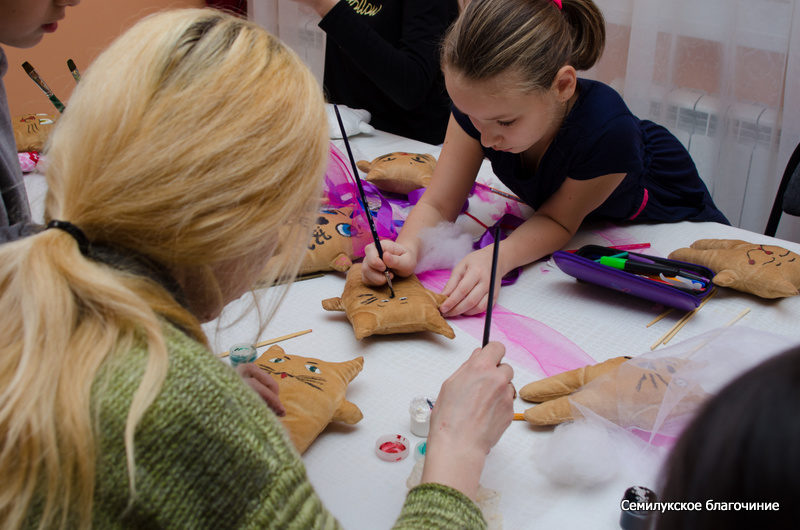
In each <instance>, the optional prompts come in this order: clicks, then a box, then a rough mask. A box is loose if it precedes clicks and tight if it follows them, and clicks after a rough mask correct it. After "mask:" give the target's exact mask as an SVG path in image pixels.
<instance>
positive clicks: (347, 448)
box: [26, 133, 800, 530]
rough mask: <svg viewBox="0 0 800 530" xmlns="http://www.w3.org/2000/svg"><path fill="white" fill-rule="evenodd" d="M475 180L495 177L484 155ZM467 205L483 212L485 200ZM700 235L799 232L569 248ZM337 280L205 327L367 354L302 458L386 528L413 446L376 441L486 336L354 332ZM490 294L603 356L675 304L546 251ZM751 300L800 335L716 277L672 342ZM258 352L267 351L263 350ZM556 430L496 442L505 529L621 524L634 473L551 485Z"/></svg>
mask: <svg viewBox="0 0 800 530" xmlns="http://www.w3.org/2000/svg"><path fill="white" fill-rule="evenodd" d="M352 144H353V148H354V155H355V158H356V160H359V159H372V158H374V157H376V156H379V155H382V154H385V153H388V152H391V151H410V152H426V153H431V154H433V155H438V153H439V148H437V147H433V146H429V145H426V144H421V143H419V142H416V141H413V140H408V139H405V138H400V137H397V136H394V135H390V134H385V133H376V134H375V135H372V136H364V135H360V136H357V137H354V138H353V139H352ZM339 146H340V147H341V143H339ZM479 180H481V181H483V182H492V184H493V185H496V184H497V183H496V181H494V180H493V177H492V175H491V171H490V170H489V168H488V167H486V164H485V165H484V168H483V169H482V170H481V174H480V176H479ZM26 183H27V184H28V189H29V194H30V195H31V202H32V204H33V207H34V211H35V215H37V216H38V217H39V218H41V205H42V194H43V190H44V184H43V180H42V177H41V176H38V175H29V176H28V177H26ZM475 207H476V210H477V209H479V207H480V205H477V204H476V205H475ZM484 207H485V205H484ZM498 208H499V206H498ZM491 209H492V207H491V206H490V207H489V210H491ZM495 213H496V212H495ZM491 214H492V212H491V211H484V212H480V215H482V216H483V218H484V219H485V220H488V219H487V216H491ZM459 223H463V225H464V226H465V227H466V228H469V227H470V223H473V226H472V228H471V229H472V230H474V232H475V233H480V232H481V231H482V229H481V228H480V227H479V226H478V225H477V224H476V223H474V221H472V220H469V219H466V220H464V219H462V220H460V221H459ZM701 238H735V239H744V240H746V241H751V242H759V243H761V242H770V243H773V244H778V245H781V246H784V247H786V248H788V249H790V250H793V251H794V252H800V245H798V244H796V243H790V242H787V241H781V240H776V239H772V238H767V237H765V236H762V235H760V234H755V233H752V232H747V231H744V230H741V229H738V228H734V227H728V226H723V225H719V224H716V223H688V222H684V223H676V224H660V225H637V226H631V227H623V228H620V227H614V226H611V225H603V226H594V227H587V228H584V229H582V230H581V231H580V233H579V234H578V235H577V236H576V237H575V238H574V239H573V240H572V241H571V242H570V243H569V245H568V246H567V248H578V247H580V246H581V245H583V244H589V243H593V244H604V245H614V244H624V243H631V242H649V243H651V245H652V246H651V248H650V249H649V252H650V253H652V254H654V255H661V256H666V255H667V254H668V253H669V252H671V251H672V250H674V249H676V248H679V247H682V246H688V245H689V244H691V243H692V242H693V241H695V240H697V239H701ZM343 287H344V276H343V275H341V274H335V273H331V274H328V275H326V276H324V277H323V278H317V279H312V280H306V281H301V282H296V283H295V284H293V285H292V286H291V288H290V291H289V294H288V296H287V298H286V299H285V301H284V302H283V304H282V306H281V307H280V308H279V310H278V311H277V313H276V315H275V317H274V318H273V320H272V321H271V322H270V324H269V325H268V327H267V328H266V330H265V331H264V332H263V333H262V334H261V335H259V336H256V335H257V334H258V329H259V326H258V322H257V319H256V316H255V314H254V312H253V311H251V309H252V299H251V298H250V297H248V296H245V297H243V298H242V299H240V300H237V301H235V302H233V303H232V304H231V305H230V306H229V307H228V308H227V310H226V313H225V314H224V315H223V320H224V321H230V320H231V319H232V318H233V317H235V316H238V314H240V313H244V316H243V318H241V320H239V321H238V322H236V323H235V324H234V325H232V326H229V327H225V324H223V323H221V322H214V323H210V324H207V325H206V326H205V329H206V331H207V332H208V333H209V336H210V340H211V343H212V347H213V348H214V349H215V351H217V352H220V351H224V350H227V349H228V347H229V346H230V345H232V344H234V343H237V342H246V341H252V342H256V341H258V340H263V339H266V338H270V337H277V336H281V335H285V334H288V333H292V332H295V331H299V330H303V329H307V328H311V329H313V332H312V333H309V334H306V335H303V336H300V337H296V338H293V339H290V340H287V341H285V342H283V343H281V346H282V347H283V348H284V349H285V350H286V351H287V353H289V354H292V353H294V354H298V355H304V356H311V357H319V358H322V359H325V360H329V361H344V360H348V359H351V358H353V357H356V356H359V355H361V356H363V357H364V360H365V362H364V369H363V371H362V372H361V373H360V374H359V375H358V377H356V379H355V380H354V381H353V382H352V383H351V384H350V386H349V389H348V394H347V397H348V400H350V401H352V402H353V403H355V404H356V405H358V407H359V408H360V409H361V410H362V412H363V414H364V419H363V420H362V421H361V422H360V423H358V424H356V425H354V426H344V425H331V426H329V428H328V429H327V430H326V431H325V432H323V433H322V434H321V435H320V436H319V438H318V439H317V440H316V441H315V442H314V443H313V444H312V445H311V447H310V448H309V449H308V451H307V452H306V453H305V455H304V461H305V463H306V466H307V469H308V474H309V477H310V479H311V481H312V483H313V484H314V486H315V488H316V490H317V491H318V493H319V495H320V496H321V497H322V500H323V501H324V503H325V504H326V505H327V507H328V508H329V509H330V510H331V511H332V512H333V513H334V514H335V515H336V517H337V518H338V519H339V520H340V521H341V522H342V523H343V525H344V526H345V527H346V528H350V529H361V528H363V529H370V530H372V529H379V528H389V527H390V526H391V524H392V523H393V522H394V520H395V518H396V516H397V514H398V513H399V511H400V508H401V506H402V503H403V499H404V497H405V492H406V487H405V482H406V479H407V477H408V476H409V474H410V472H411V470H412V467H413V465H414V463H415V462H414V458H413V457H412V456H409V457H408V458H407V459H405V460H403V461H401V462H397V463H387V462H383V461H381V460H379V459H378V458H377V457H376V456H375V455H374V452H373V448H374V444H375V441H376V439H377V438H378V437H380V436H381V435H384V434H393V433H399V434H403V435H404V436H406V437H407V438H408V439H409V441H410V442H411V445H412V446H414V445H416V443H417V442H419V441H421V440H422V439H421V438H418V437H416V436H414V435H412V434H411V431H410V427H409V412H408V406H409V403H410V401H411V400H412V398H414V397H415V396H419V395H426V396H432V397H433V396H436V394H437V393H438V390H439V387H440V385H441V383H442V381H443V380H444V379H445V378H446V377H447V376H448V375H449V374H450V373H452V372H453V371H454V370H455V369H456V368H457V367H458V366H459V365H460V364H461V363H462V362H463V361H464V360H465V359H466V357H467V356H468V355H469V353H470V352H471V351H472V350H473V349H474V348H476V347H478V346H479V345H480V341H479V340H477V339H475V338H473V337H472V336H470V335H468V334H467V333H464V332H462V331H461V330H460V329H459V328H458V326H457V325H454V326H453V327H454V330H455V332H456V337H455V339H453V340H448V339H446V338H444V337H442V336H439V335H434V334H431V333H419V334H413V335H396V336H378V337H370V338H366V339H364V340H362V341H360V342H359V341H357V340H356V339H355V338H354V335H353V331H352V328H351V326H350V324H349V322H348V321H347V320H346V318H345V316H344V313H339V312H336V313H332V312H326V311H324V310H323V309H322V307H321V304H320V301H321V300H322V299H325V298H330V297H335V296H340V295H341V293H342V289H343ZM262 294H263V292H262ZM267 294H269V292H267ZM498 304H500V305H502V306H504V307H506V308H507V309H509V310H511V311H513V312H516V313H519V314H522V315H526V316H528V317H530V318H533V319H535V320H537V321H539V322H541V323H542V324H544V325H546V326H548V327H549V328H551V329H552V330H554V331H555V332H558V333H560V334H562V335H564V336H566V337H567V338H568V339H569V340H571V341H572V342H573V343H574V344H575V345H577V346H578V347H579V348H581V349H582V350H583V351H584V352H586V353H587V354H588V355H590V356H591V357H592V358H594V359H595V360H597V361H601V360H605V359H608V358H610V357H614V356H617V355H620V354H628V355H636V354H639V353H644V352H649V351H650V346H651V345H652V344H653V343H654V342H655V341H656V339H657V338H658V337H660V336H661V335H662V334H663V333H664V332H665V331H666V330H667V329H669V328H670V327H671V326H672V325H673V324H674V323H675V321H676V320H677V319H678V318H679V316H680V315H681V313H680V312H679V311H675V312H673V314H672V315H670V316H669V317H667V318H665V319H664V320H662V321H660V322H659V323H657V324H655V325H654V326H652V327H650V328H646V327H645V326H646V324H647V323H648V322H650V321H651V320H652V319H653V318H654V317H655V316H656V315H657V314H658V313H660V312H661V310H662V308H660V307H657V306H656V305H655V304H653V303H651V302H648V301H645V300H641V299H638V298H633V297H630V296H628V295H624V294H621V293H617V292H615V291H611V290H608V289H603V288H601V287H597V286H593V285H588V284H583V283H578V282H576V281H575V280H574V279H573V278H572V277H570V276H568V275H566V274H564V273H562V272H561V271H560V270H559V269H558V268H557V267H555V266H554V265H552V263H551V262H537V263H534V264H531V265H529V266H527V267H525V269H524V271H523V273H522V275H521V277H520V278H519V280H518V281H517V282H516V283H515V284H514V285H511V286H508V287H504V288H502V289H501V291H500V295H499V300H498ZM745 308H750V309H751V312H750V313H749V314H748V315H747V316H746V317H745V318H744V319H743V320H742V321H741V322H739V323H738V324H736V325H737V326H739V325H744V326H748V327H752V328H757V329H761V330H765V331H770V332H773V333H776V334H779V335H784V336H787V337H791V338H793V340H795V341H800V334H798V332H797V328H796V326H797V322H798V317H800V297H794V298H789V299H783V300H778V301H766V300H761V299H759V298H756V297H754V296H750V295H746V294H742V293H739V292H737V291H733V290H729V289H722V290H720V292H719V293H718V294H717V295H716V296H715V297H714V299H712V300H711V301H709V303H708V304H706V305H705V307H704V308H703V309H702V311H700V312H698V314H697V316H695V317H694V318H693V319H692V320H691V321H689V323H688V324H687V325H686V326H685V327H684V328H683V329H682V330H681V331H680V333H679V334H678V335H677V337H676V339H675V340H674V341H673V342H679V341H681V340H684V339H687V338H690V337H693V336H696V335H698V334H700V333H702V332H705V331H707V330H710V329H713V328H717V327H719V326H723V325H725V324H726V323H727V322H729V321H730V320H731V319H732V318H734V317H735V316H736V315H738V314H739V313H740V311H741V310H742V309H745ZM671 344H672V343H670V345H671ZM261 352H263V350H259V353H261ZM509 362H510V364H511V365H512V366H513V367H514V369H515V377H514V383H515V385H516V386H517V388H520V387H521V386H523V385H525V384H527V383H529V382H531V381H533V380H536V379H538V378H539V377H540V376H541V374H540V373H537V372H536V371H535V370H533V369H531V367H530V365H523V364H520V363H516V362H514V361H509ZM529 406H530V405H529V404H527V403H525V402H523V401H521V400H519V399H518V400H517V402H516V403H515V410H516V411H518V412H521V411H523V410H525V409H526V408H528V407H529ZM551 436H552V431H550V430H548V429H533V428H531V427H530V426H528V424H527V423H526V422H513V423H512V425H511V426H510V427H509V429H508V430H507V431H506V433H505V434H504V435H503V437H502V439H501V440H500V442H499V443H498V444H497V446H496V447H495V448H494V449H492V451H491V453H490V455H489V457H488V459H487V462H486V468H485V470H484V473H483V477H482V480H481V482H482V485H483V486H485V487H487V488H489V489H492V490H496V491H498V492H499V493H500V495H501V500H500V511H501V513H502V518H503V526H504V527H505V528H509V529H520V528H533V527H535V528H607V529H616V528H619V514H620V509H619V501H620V499H621V497H622V494H623V492H624V490H625V488H626V487H628V486H631V485H633V484H631V483H628V482H626V481H625V480H624V479H623V478H621V479H617V480H611V481H610V482H608V483H607V484H605V485H603V486H602V487H593V488H588V489H587V488H575V487H563V486H556V485H554V484H552V483H550V481H549V480H548V479H547V478H545V477H544V476H543V475H542V474H541V473H540V472H539V470H538V468H537V463H536V454H537V451H538V450H539V449H540V448H541V444H542V443H543V442H545V441H547V440H548V439H549V437H551Z"/></svg>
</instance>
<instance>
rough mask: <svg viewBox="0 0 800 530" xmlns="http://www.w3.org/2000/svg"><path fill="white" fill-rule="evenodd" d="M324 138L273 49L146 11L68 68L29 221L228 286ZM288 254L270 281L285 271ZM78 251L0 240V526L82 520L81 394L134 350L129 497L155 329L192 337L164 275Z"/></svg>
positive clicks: (93, 455) (303, 192) (305, 176)
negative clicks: (66, 226)
mask: <svg viewBox="0 0 800 530" xmlns="http://www.w3.org/2000/svg"><path fill="white" fill-rule="evenodd" d="M328 143H329V140H328V136H327V124H326V119H325V111H324V102H323V97H322V91H321V89H320V87H319V86H318V84H317V83H316V81H315V80H314V77H313V76H312V75H311V73H310V72H309V71H308V69H307V68H305V67H304V66H303V64H302V62H301V61H300V60H299V58H297V56H296V55H295V54H294V53H292V52H291V51H290V50H289V49H288V48H286V47H285V46H283V45H282V44H281V43H280V42H279V41H278V40H277V39H275V38H274V37H272V36H271V35H269V34H268V33H266V32H265V31H264V30H263V29H261V28H259V27H258V26H256V25H254V24H251V23H249V22H247V21H245V20H242V19H239V18H236V17H233V16H230V15H226V14H224V13H221V12H219V11H214V10H194V9H190V10H179V11H172V12H166V13H162V14H157V15H153V16H151V17H148V18H146V19H144V20H143V21H141V22H140V23H138V24H137V25H136V26H134V27H133V28H131V29H130V30H128V31H127V32H126V33H125V34H124V35H123V36H122V37H120V38H119V39H118V40H117V41H115V43H113V44H112V45H111V46H110V47H109V49H107V50H106V51H105V52H103V53H102V54H101V55H100V57H98V58H97V60H96V61H95V63H94V64H92V65H91V66H90V68H89V69H88V70H87V71H86V72H85V73H84V75H83V77H82V80H81V83H80V85H79V86H78V87H77V88H76V90H75V92H74V93H73V95H72V97H71V99H70V101H69V104H68V106H67V110H66V112H65V113H64V115H63V116H62V117H61V119H60V120H59V123H58V125H57V126H56V128H55V130H54V131H53V133H52V135H51V136H50V139H49V143H48V147H47V155H48V161H49V165H48V168H47V180H48V188H49V189H48V194H47V197H46V201H45V204H46V205H45V218H46V220H48V221H49V220H51V219H59V220H63V221H69V222H70V223H72V224H74V225H75V226H77V227H79V228H80V229H81V230H82V231H83V232H84V233H85V234H86V236H87V238H88V240H89V241H90V242H91V244H92V245H93V246H95V247H97V248H110V249H113V252H112V254H114V253H116V254H119V255H122V256H125V255H129V256H138V257H140V258H142V259H143V260H145V261H147V262H149V263H153V264H156V265H158V266H159V267H160V268H161V269H163V270H165V271H167V272H175V271H181V270H183V269H186V268H192V270H198V271H206V272H207V273H208V279H209V280H210V281H211V282H212V285H211V286H210V287H209V289H210V290H211V291H214V290H216V291H218V292H221V287H220V285H219V284H218V282H217V278H216V276H215V274H214V273H213V271H216V270H218V268H219V265H220V264H221V263H225V264H233V266H232V267H231V266H229V267H228V269H227V270H228V273H229V274H231V275H232V276H234V277H235V275H236V274H237V268H236V264H237V261H244V260H243V259H241V258H243V257H247V256H250V257H252V256H253V249H254V248H258V249H260V248H265V249H269V248H270V241H272V238H273V235H275V234H277V233H278V228H279V227H280V226H281V225H282V224H284V223H285V222H286V220H287V219H288V218H290V217H292V216H294V215H300V214H303V213H305V212H307V211H309V209H311V208H313V207H314V206H315V205H316V203H317V200H318V197H319V190H320V186H321V177H322V173H323V171H324V169H325V163H326V161H327V150H328ZM90 248H91V246H90ZM302 250H303V248H302V245H301V246H300V247H299V248H298V249H297V254H294V255H287V257H286V259H285V260H283V261H282V262H281V263H280V264H279V266H278V267H277V268H276V270H274V271H271V272H272V273H273V276H274V277H279V276H280V277H283V276H286V275H287V274H293V273H295V272H296V268H297V263H299V259H296V256H298V255H299V253H300V252H302ZM88 254H89V256H87V255H84V254H82V253H81V251H80V250H79V248H78V244H77V243H76V241H75V239H74V238H73V237H72V236H71V235H70V234H69V233H68V232H66V231H64V230H57V229H50V230H45V231H43V232H41V233H38V234H36V235H33V236H31V237H28V238H27V239H23V240H20V241H17V242H14V243H8V244H5V245H2V246H0V329H2V330H3V332H2V333H0V477H2V480H0V527H2V528H11V529H13V528H20V527H23V526H25V527H27V526H31V525H32V524H36V525H38V527H39V528H57V527H61V528H64V527H80V528H85V527H89V526H91V521H92V507H93V502H92V500H93V496H94V494H95V491H94V490H95V481H96V478H95V473H96V468H95V466H96V464H95V462H96V461H97V459H98V456H99V455H98V451H99V447H98V445H97V429H98V428H99V421H100V420H99V418H98V417H95V416H93V414H94V413H95V412H97V411H93V409H92V403H93V392H97V391H98V387H96V386H93V385H95V384H96V383H97V377H98V374H99V373H101V371H102V367H103V366H104V364H105V363H107V362H109V361H110V360H112V359H114V358H115V357H117V356H124V355H125V354H126V353H127V352H128V351H130V349H131V348H133V347H134V346H141V347H144V348H145V349H146V351H148V353H149V356H148V360H147V363H146V366H145V369H144V373H143V374H142V377H141V381H140V384H139V387H138V389H137V391H136V393H135V394H134V397H133V401H132V403H131V407H130V409H129V411H128V417H127V420H126V424H125V432H124V439H125V449H126V455H127V466H128V480H129V482H130V488H131V495H134V494H135V481H134V478H135V461H134V450H133V446H134V432H135V429H136V425H137V424H138V422H139V421H140V420H141V418H142V416H143V414H144V413H145V411H146V410H147V409H148V407H149V406H150V405H151V404H152V402H153V401H154V400H155V399H156V397H157V395H158V392H159V390H160V388H161V386H162V384H163V381H164V378H165V377H166V374H167V368H168V364H169V360H168V352H167V347H166V344H165V340H164V337H163V326H164V321H165V320H168V321H170V322H172V323H173V324H175V325H176V326H177V327H179V328H180V329H182V330H183V331H185V332H186V333H187V334H188V335H190V336H192V337H193V338H195V339H196V340H198V341H199V342H201V343H203V344H205V343H206V338H205V336H204V334H203V331H202V328H201V326H200V322H199V320H198V318H197V316H196V315H195V314H194V313H193V312H192V311H191V310H190V309H191V306H190V307H189V308H187V307H184V306H183V305H181V304H180V303H179V302H178V301H176V296H175V293H172V292H170V290H169V289H168V288H166V287H165V285H164V284H163V283H162V282H159V281H156V280H154V279H153V278H152V277H151V276H149V275H147V274H144V275H143V274H140V273H139V272H138V271H135V270H130V269H128V268H127V267H125V266H124V265H120V264H119V263H115V262H114V260H110V261H109V260H108V259H103V258H102V256H99V255H92V252H88ZM267 257H268V256H265V259H264V261H266V258H267ZM106 261H109V263H106ZM247 266H249V267H252V264H249V265H247ZM242 267H245V265H244V264H243V265H242ZM33 513H35V514H36V515H31V514H33ZM34 518H35V520H34Z"/></svg>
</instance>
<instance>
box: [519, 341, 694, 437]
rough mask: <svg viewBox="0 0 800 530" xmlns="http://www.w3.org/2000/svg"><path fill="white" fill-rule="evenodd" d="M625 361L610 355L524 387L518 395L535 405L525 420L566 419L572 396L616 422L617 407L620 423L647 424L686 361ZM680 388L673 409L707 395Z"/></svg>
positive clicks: (689, 406) (572, 413) (570, 416)
mask: <svg viewBox="0 0 800 530" xmlns="http://www.w3.org/2000/svg"><path fill="white" fill-rule="evenodd" d="M629 359H630V357H614V358H613V359H609V360H607V361H605V362H602V363H599V364H595V365H590V366H585V367H582V368H578V369H576V370H570V371H567V372H564V373H561V374H557V375H554V376H551V377H548V378H545V379H542V380H540V381H534V382H533V383H529V384H527V385H525V386H524V387H522V388H521V389H520V391H519V395H520V397H521V398H522V399H524V400H526V401H530V402H533V403H541V404H540V405H536V406H535V407H531V408H529V409H527V410H526V411H525V413H524V417H525V420H526V421H527V422H528V423H530V424H532V425H537V426H545V425H558V424H560V423H563V422H566V421H572V420H574V419H576V418H577V417H580V416H579V415H580V412H579V411H578V409H577V408H576V407H574V406H573V405H572V404H571V403H570V400H572V401H573V402H575V403H578V404H580V405H583V406H585V407H587V408H589V409H591V410H592V411H593V412H595V413H596V414H598V415H600V416H602V417H604V418H606V419H607V420H609V421H611V422H613V423H617V424H620V423H622V421H621V420H622V418H621V417H620V411H621V410H624V411H625V412H624V413H625V415H626V417H625V418H624V423H627V424H633V425H635V426H637V427H639V428H644V429H647V428H650V427H651V426H652V424H653V422H654V421H655V420H656V415H657V413H658V411H659V409H660V407H661V404H662V402H663V400H664V394H665V392H666V390H667V387H668V386H669V384H670V381H671V380H672V377H673V374H675V373H676V372H677V371H678V369H679V368H681V367H682V366H683V365H684V364H685V363H687V362H688V361H686V360H685V359H678V358H671V357H665V358H661V359H656V360H653V361H652V362H647V363H644V364H639V363H628V362H626V361H628V360H629ZM686 391H687V392H686V397H685V398H684V399H682V400H681V401H680V403H679V404H678V407H676V409H675V410H676V413H681V411H690V410H694V409H696V407H697V406H698V405H699V404H700V403H701V402H702V401H703V400H704V399H705V398H706V397H707V394H706V393H705V392H704V391H703V390H702V389H701V388H699V386H698V387H697V388H690V389H686Z"/></svg>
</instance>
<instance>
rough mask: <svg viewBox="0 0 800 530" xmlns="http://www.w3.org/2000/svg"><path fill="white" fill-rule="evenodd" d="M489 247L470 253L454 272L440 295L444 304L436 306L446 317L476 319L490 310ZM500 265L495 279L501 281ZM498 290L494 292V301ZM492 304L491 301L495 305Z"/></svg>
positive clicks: (490, 248) (490, 263)
mask: <svg viewBox="0 0 800 530" xmlns="http://www.w3.org/2000/svg"><path fill="white" fill-rule="evenodd" d="M492 250H493V249H492V245H489V246H486V247H484V248H482V249H480V250H476V251H474V252H471V253H469V254H468V255H467V257H465V258H464V259H462V260H461V261H460V262H459V263H458V265H456V266H455V268H454V269H453V273H452V274H451V275H450V279H449V280H447V284H445V286H444V289H442V294H444V295H447V300H445V301H444V302H442V305H440V306H439V311H441V312H442V315H444V316H446V317H453V316H456V315H462V314H463V315H476V314H478V313H483V312H484V311H486V308H487V307H489V303H490V301H489V282H490V280H491V275H492ZM503 274H504V273H503V272H502V270H501V267H500V263H499V262H498V264H497V277H498V278H502V276H503ZM499 293H500V290H499V289H495V291H494V298H495V300H497V295H498V294H499ZM495 300H491V303H492V304H494V302H495Z"/></svg>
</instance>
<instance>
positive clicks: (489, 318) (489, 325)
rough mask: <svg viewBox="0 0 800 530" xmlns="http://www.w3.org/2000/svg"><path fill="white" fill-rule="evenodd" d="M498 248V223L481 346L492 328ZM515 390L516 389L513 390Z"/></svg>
mask: <svg viewBox="0 0 800 530" xmlns="http://www.w3.org/2000/svg"><path fill="white" fill-rule="evenodd" d="M499 249H500V225H497V226H495V227H494V247H493V249H492V276H491V278H489V302H488V303H487V304H486V320H485V321H484V323H483V346H484V347H485V346H486V345H487V344H488V343H489V330H491V329H492V306H493V305H494V284H495V280H494V277H495V275H496V274H497V255H498V251H499ZM515 392H516V391H515Z"/></svg>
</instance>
